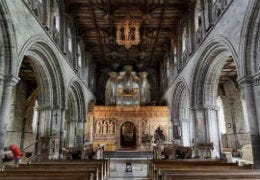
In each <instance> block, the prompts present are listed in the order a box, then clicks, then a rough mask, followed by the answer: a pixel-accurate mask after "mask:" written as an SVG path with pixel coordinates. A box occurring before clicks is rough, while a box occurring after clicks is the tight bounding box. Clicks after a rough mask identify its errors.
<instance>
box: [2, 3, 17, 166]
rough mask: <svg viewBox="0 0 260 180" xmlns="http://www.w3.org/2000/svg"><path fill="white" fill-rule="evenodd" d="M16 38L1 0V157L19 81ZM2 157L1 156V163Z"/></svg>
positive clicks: (4, 4) (6, 9)
mask: <svg viewBox="0 0 260 180" xmlns="http://www.w3.org/2000/svg"><path fill="white" fill-rule="evenodd" d="M16 58H17V55H16V38H15V33H14V29H13V25H12V21H11V18H10V13H9V11H8V8H7V6H6V3H5V2H4V1H0V157H2V153H3V149H4V142H5V138H6V127H7V120H8V116H9V113H10V106H11V102H10V100H11V93H12V89H13V87H14V86H15V85H16V84H17V82H18V81H19V78H18V77H17V76H15V75H14V72H15V69H16ZM1 164H2V158H0V165H1Z"/></svg>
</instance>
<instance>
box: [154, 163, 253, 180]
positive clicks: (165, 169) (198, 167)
mask: <svg viewBox="0 0 260 180" xmlns="http://www.w3.org/2000/svg"><path fill="white" fill-rule="evenodd" d="M250 169H252V166H242V167H241V166H237V164H236V163H229V164H227V163H225V162H224V161H219V160H151V161H150V166H149V175H150V178H151V179H154V180H157V179H162V177H169V174H171V175H172V174H174V173H177V174H178V176H181V175H182V174H183V177H184V176H185V175H187V174H188V173H192V172H195V173H199V174H200V173H205V172H207V173H208V172H212V175H213V174H214V172H231V171H238V172H240V171H241V172H242V171H243V170H245V171H243V172H244V173H250V172H251V171H250ZM165 174H167V176H166V175H165ZM174 175H175V174H174ZM196 175H197V176H198V174H196ZM174 177H175V176H174ZM183 177H181V178H183Z"/></svg>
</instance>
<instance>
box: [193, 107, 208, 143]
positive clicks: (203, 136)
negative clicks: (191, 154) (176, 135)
mask: <svg viewBox="0 0 260 180" xmlns="http://www.w3.org/2000/svg"><path fill="white" fill-rule="evenodd" d="M192 112H193V116H194V122H195V131H196V133H195V135H196V137H195V138H196V139H195V141H196V143H204V142H208V140H209V136H208V132H207V120H206V117H205V109H204V108H202V107H201V108H196V109H193V111H192Z"/></svg>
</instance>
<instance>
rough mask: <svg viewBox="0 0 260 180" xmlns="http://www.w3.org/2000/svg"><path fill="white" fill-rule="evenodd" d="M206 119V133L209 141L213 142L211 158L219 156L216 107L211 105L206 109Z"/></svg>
mask: <svg viewBox="0 0 260 180" xmlns="http://www.w3.org/2000/svg"><path fill="white" fill-rule="evenodd" d="M206 117H207V118H206V119H207V122H208V123H207V124H208V127H207V129H208V135H209V139H208V140H209V141H208V142H213V144H214V149H213V154H211V157H212V158H219V157H220V133H219V124H218V109H217V107H211V108H207V109H206Z"/></svg>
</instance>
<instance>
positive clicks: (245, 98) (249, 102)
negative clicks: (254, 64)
mask: <svg viewBox="0 0 260 180" xmlns="http://www.w3.org/2000/svg"><path fill="white" fill-rule="evenodd" d="M239 84H240V87H241V93H242V102H243V107H244V116H245V117H244V118H245V120H246V121H248V124H249V129H250V136H251V144H252V152H253V158H254V167H255V168H260V134H259V133H260V131H259V122H258V120H257V107H256V101H255V97H254V89H253V86H252V83H251V81H249V80H248V79H245V80H242V81H240V82H239Z"/></svg>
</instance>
